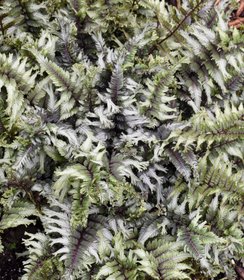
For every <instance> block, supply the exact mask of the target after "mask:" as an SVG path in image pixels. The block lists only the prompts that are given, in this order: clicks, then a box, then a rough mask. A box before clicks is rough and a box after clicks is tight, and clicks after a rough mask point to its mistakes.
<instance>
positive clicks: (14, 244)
mask: <svg viewBox="0 0 244 280" xmlns="http://www.w3.org/2000/svg"><path fill="white" fill-rule="evenodd" d="M37 230H38V228H37V227H36V226H34V225H31V226H28V227H25V226H19V227H16V228H11V229H8V230H5V231H4V233H3V234H2V235H1V238H2V243H3V247H4V252H3V253H2V254H0V280H18V279H20V277H21V276H22V275H23V274H24V271H23V261H24V260H25V258H24V257H18V254H20V253H23V252H24V251H25V246H24V244H23V242H22V239H23V238H24V234H25V232H31V233H34V232H36V231H37Z"/></svg>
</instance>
